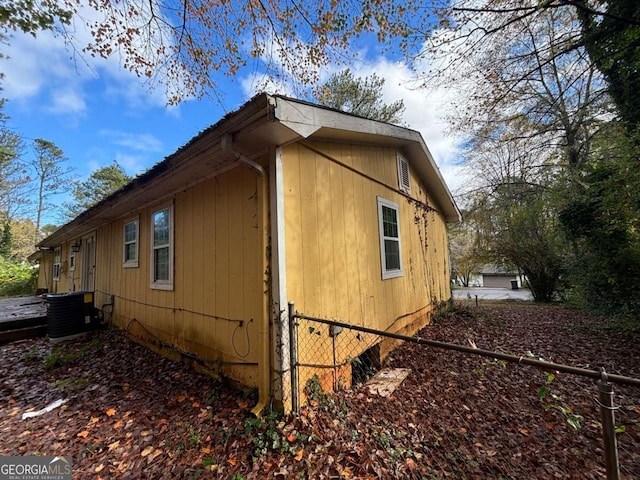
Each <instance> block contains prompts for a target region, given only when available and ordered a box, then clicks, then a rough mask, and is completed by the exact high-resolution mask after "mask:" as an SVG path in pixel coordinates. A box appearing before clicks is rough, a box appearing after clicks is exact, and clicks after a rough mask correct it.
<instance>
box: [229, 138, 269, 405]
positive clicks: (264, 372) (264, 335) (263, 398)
mask: <svg viewBox="0 0 640 480" xmlns="http://www.w3.org/2000/svg"><path fill="white" fill-rule="evenodd" d="M220 147H221V148H222V150H223V151H224V152H227V153H229V154H231V155H233V156H234V157H235V158H237V159H238V164H240V165H244V166H246V167H247V168H249V169H250V170H253V171H254V172H255V173H256V174H257V177H258V182H257V183H258V185H257V187H258V195H257V196H258V221H259V225H260V228H259V232H260V251H261V252H262V254H263V255H262V272H263V273H262V274H263V276H264V275H266V273H265V272H267V271H268V270H269V264H268V262H269V259H268V258H267V248H268V242H269V234H268V230H267V227H268V222H269V215H268V214H269V211H268V208H269V207H268V201H267V200H268V198H267V195H268V193H269V189H268V183H267V171H266V170H265V169H264V168H263V167H262V166H261V165H259V164H257V163H256V162H254V161H253V160H251V159H250V158H249V157H247V156H246V155H244V154H243V153H242V152H240V151H239V150H238V149H236V147H235V146H234V145H233V137H232V135H231V134H230V133H226V134H225V135H223V137H222V139H221V141H220ZM266 280H267V279H266V278H265V281H266ZM269 308H270V307H269V294H268V293H267V294H265V299H264V301H263V302H262V319H261V322H260V323H259V327H258V328H259V329H261V331H259V332H258V335H259V336H260V340H259V342H258V343H259V345H260V346H261V352H260V357H259V359H258V370H259V375H258V403H257V404H256V405H255V406H254V407H253V408H252V409H251V412H252V413H253V414H254V415H255V416H260V414H261V413H262V410H263V409H264V408H265V407H266V406H267V405H268V403H269V401H270V399H271V355H270V353H269V352H270V348H271V339H270V337H269V331H270V328H269V327H270V322H269Z"/></svg>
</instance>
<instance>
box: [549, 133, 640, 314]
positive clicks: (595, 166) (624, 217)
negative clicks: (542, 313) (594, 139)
mask: <svg viewBox="0 0 640 480" xmlns="http://www.w3.org/2000/svg"><path fill="white" fill-rule="evenodd" d="M625 123H626V122H625ZM625 131H626V129H625V127H624V126H620V125H616V124H615V123H614V124H612V125H610V128H608V129H607V131H606V132H603V135H602V137H601V138H600V140H599V142H598V143H599V145H598V148H597V149H596V151H601V150H602V152H603V154H606V158H604V159H602V158H600V159H597V160H594V161H593V162H591V163H589V164H588V165H585V167H584V168H583V169H582V175H581V178H582V184H581V185H580V186H578V187H576V188H574V189H573V191H571V192H570V193H569V194H568V200H567V202H566V205H565V207H564V209H562V210H561V211H560V213H559V219H560V222H561V224H562V225H563V227H564V229H565V234H566V235H567V237H568V238H569V239H570V240H571V246H572V248H571V253H572V256H571V258H570V260H571V261H570V263H569V275H570V279H571V284H572V285H573V289H572V294H573V299H574V300H576V301H577V302H578V303H580V304H583V305H586V306H588V307H590V308H593V309H596V310H600V311H605V312H608V313H610V312H611V311H617V312H620V313H623V314H627V315H630V316H632V317H635V318H638V316H640V298H639V297H638V295H637V292H636V287H637V285H638V283H639V282H640V166H639V165H638V147H637V146H638V145H639V144H640V142H639V140H640V139H638V138H634V137H629V136H628V135H627V134H626V133H625ZM612 145H613V146H614V147H615V148H612Z"/></svg>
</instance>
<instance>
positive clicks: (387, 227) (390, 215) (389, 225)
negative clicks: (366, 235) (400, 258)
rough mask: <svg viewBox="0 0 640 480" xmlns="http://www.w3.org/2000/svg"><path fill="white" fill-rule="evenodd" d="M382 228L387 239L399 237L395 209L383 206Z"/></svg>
mask: <svg viewBox="0 0 640 480" xmlns="http://www.w3.org/2000/svg"><path fill="white" fill-rule="evenodd" d="M382 228H383V233H384V236H385V237H395V238H397V237H398V217H397V212H396V211H395V210H394V209H393V208H389V207H385V206H384V205H383V206H382Z"/></svg>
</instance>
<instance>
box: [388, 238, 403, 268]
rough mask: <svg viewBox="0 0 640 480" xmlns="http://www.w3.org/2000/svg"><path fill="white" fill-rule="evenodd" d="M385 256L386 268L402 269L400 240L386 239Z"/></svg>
mask: <svg viewBox="0 0 640 480" xmlns="http://www.w3.org/2000/svg"><path fill="white" fill-rule="evenodd" d="M384 258H385V267H386V270H400V242H398V241H397V240H385V241H384Z"/></svg>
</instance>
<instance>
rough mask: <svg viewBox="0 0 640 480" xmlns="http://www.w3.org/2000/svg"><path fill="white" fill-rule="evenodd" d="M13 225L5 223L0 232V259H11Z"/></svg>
mask: <svg viewBox="0 0 640 480" xmlns="http://www.w3.org/2000/svg"><path fill="white" fill-rule="evenodd" d="M11 247H12V240H11V223H10V222H8V221H7V222H5V224H4V226H3V227H2V232H0V257H2V258H5V259H8V258H10V257H11Z"/></svg>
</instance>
